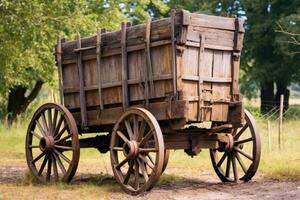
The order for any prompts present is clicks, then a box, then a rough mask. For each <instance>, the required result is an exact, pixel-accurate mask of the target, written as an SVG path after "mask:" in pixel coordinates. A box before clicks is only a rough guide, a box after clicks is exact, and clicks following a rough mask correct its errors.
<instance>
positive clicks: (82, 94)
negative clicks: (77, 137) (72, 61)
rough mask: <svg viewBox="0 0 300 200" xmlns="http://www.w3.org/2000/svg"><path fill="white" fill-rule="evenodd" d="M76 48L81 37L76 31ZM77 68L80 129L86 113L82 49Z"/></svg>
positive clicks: (83, 123) (79, 53)
mask: <svg viewBox="0 0 300 200" xmlns="http://www.w3.org/2000/svg"><path fill="white" fill-rule="evenodd" d="M77 48H79V49H80V48H81V37H80V34H79V33H78V35H77ZM77 68H78V77H79V99H80V113H81V126H82V129H84V127H86V125H87V113H86V99H85V91H84V74H83V65H82V51H79V52H78V55H77Z"/></svg>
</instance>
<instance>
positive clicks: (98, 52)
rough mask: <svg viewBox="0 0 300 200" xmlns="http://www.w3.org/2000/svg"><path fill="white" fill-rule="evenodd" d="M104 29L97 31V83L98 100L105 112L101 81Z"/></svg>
mask: <svg viewBox="0 0 300 200" xmlns="http://www.w3.org/2000/svg"><path fill="white" fill-rule="evenodd" d="M102 32H103V31H102V29H99V30H98V31H97V51H96V54H97V77H98V79H97V81H98V98H99V105H100V110H103V101H102V81H101V34H102Z"/></svg>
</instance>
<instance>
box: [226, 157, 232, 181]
mask: <svg viewBox="0 0 300 200" xmlns="http://www.w3.org/2000/svg"><path fill="white" fill-rule="evenodd" d="M230 163H231V156H230V155H228V156H227V164H226V172H225V176H226V177H227V178H228V177H229V173H230Z"/></svg>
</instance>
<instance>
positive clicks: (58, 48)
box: [56, 37, 64, 104]
mask: <svg viewBox="0 0 300 200" xmlns="http://www.w3.org/2000/svg"><path fill="white" fill-rule="evenodd" d="M61 46H62V38H60V37H59V38H58V40H57V46H56V62H57V67H58V84H59V96H60V102H61V104H64V93H63V77H62V49H61Z"/></svg>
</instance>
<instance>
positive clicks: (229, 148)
mask: <svg viewBox="0 0 300 200" xmlns="http://www.w3.org/2000/svg"><path fill="white" fill-rule="evenodd" d="M226 136H227V141H228V142H227V143H226V145H225V151H226V152H231V151H232V150H233V147H234V139H233V136H232V135H231V134H226Z"/></svg>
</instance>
